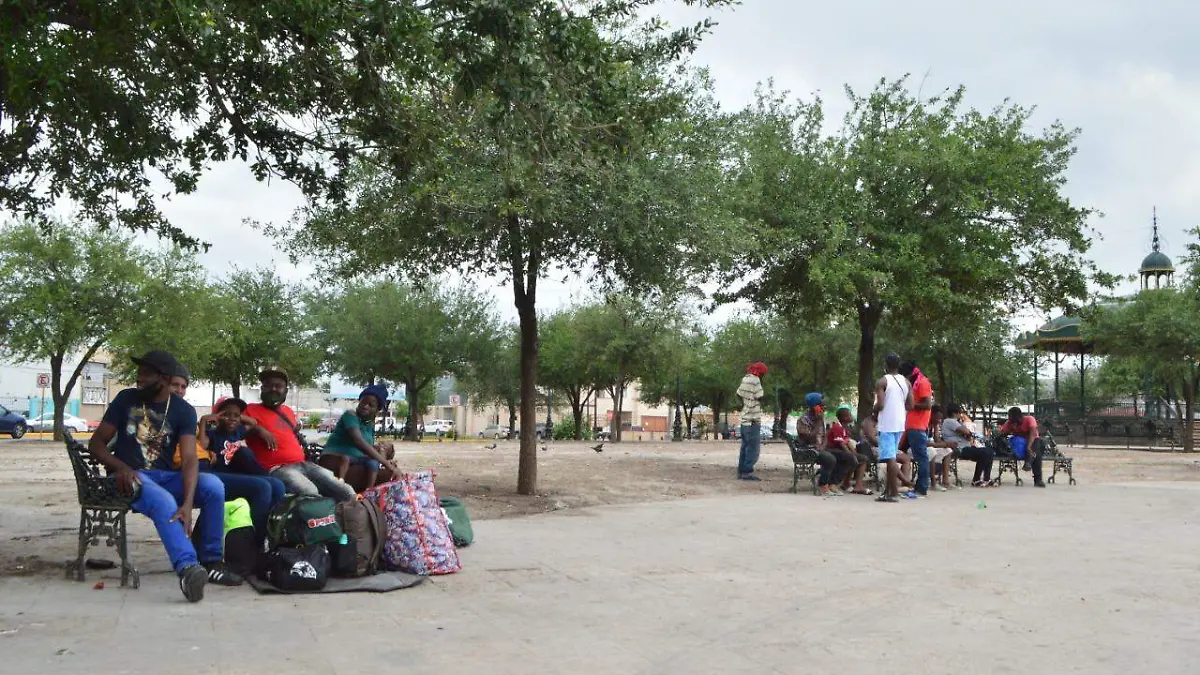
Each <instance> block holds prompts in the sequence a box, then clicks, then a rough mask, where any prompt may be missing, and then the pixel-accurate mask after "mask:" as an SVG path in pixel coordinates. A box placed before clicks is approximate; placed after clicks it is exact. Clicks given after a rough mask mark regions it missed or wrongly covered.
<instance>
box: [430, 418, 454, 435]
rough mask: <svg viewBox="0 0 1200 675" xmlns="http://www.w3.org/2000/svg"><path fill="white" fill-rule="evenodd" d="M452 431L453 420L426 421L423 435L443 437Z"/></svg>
mask: <svg viewBox="0 0 1200 675" xmlns="http://www.w3.org/2000/svg"><path fill="white" fill-rule="evenodd" d="M451 431H454V420H426V421H425V433H427V434H433V435H435V436H436V435H441V436H445V435H447V434H449V433H450V432H451Z"/></svg>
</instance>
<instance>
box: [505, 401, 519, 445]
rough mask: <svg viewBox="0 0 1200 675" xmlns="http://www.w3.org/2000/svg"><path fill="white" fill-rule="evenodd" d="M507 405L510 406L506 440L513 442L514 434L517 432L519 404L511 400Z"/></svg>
mask: <svg viewBox="0 0 1200 675" xmlns="http://www.w3.org/2000/svg"><path fill="white" fill-rule="evenodd" d="M505 403H506V404H507V405H508V438H507V439H505V440H509V441H511V440H512V439H513V432H515V431H516V430H517V405H518V402H517V401H516V400H513V399H509V400H508V401H506V402H505Z"/></svg>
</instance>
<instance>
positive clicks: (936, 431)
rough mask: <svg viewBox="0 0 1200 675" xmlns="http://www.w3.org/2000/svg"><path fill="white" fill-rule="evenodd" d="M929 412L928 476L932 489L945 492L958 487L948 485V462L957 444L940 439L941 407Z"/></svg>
mask: <svg viewBox="0 0 1200 675" xmlns="http://www.w3.org/2000/svg"><path fill="white" fill-rule="evenodd" d="M929 410H930V415H929V475H930V476H932V477H933V487H934V489H936V490H938V491H939V492H946V491H947V490H949V489H950V488H951V487H958V486H957V485H954V486H952V485H950V460H951V459H953V457H954V449H955V448H956V447H957V446H958V443H956V442H955V441H954V440H953V439H946V438H942V420H943V417H942V409H941V406H937V405H935V406H933V407H932V408H930V409H929Z"/></svg>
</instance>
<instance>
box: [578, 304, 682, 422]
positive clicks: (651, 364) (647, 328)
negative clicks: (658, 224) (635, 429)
mask: <svg viewBox="0 0 1200 675" xmlns="http://www.w3.org/2000/svg"><path fill="white" fill-rule="evenodd" d="M580 311H581V313H582V317H581V323H582V331H581V338H582V341H581V343H580V344H582V345H587V349H588V351H589V353H590V354H591V356H592V363H593V382H594V383H595V386H596V387H597V388H603V389H605V390H607V391H608V393H609V395H610V396H612V400H613V424H612V439H613V441H614V442H617V443H619V442H621V427H622V424H621V419H622V417H621V413H622V412H623V409H624V404H625V391H626V390H627V389H628V388H629V385H631V384H633V383H634V382H635V381H638V380H640V379H642V378H643V377H646V376H647V375H649V374H650V373H652V372H653V371H654V369H655V363H656V362H658V361H659V360H660V359H662V358H663V355H664V351H665V350H664V343H663V340H662V335H661V330H662V327H663V326H664V325H665V324H667V323H668V322H669V321H670V318H668V317H667V316H665V315H664V313H662V312H661V311H658V310H656V309H655V308H653V307H650V306H649V305H648V303H644V302H642V301H640V300H638V299H637V298H634V297H633V296H630V295H623V294H612V295H609V296H608V297H607V298H605V300H604V302H603V303H600V304H596V305H591V306H588V307H585V308H583V309H582V310H580Z"/></svg>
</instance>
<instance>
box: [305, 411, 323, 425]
mask: <svg viewBox="0 0 1200 675" xmlns="http://www.w3.org/2000/svg"><path fill="white" fill-rule="evenodd" d="M304 424H305V426H309V427H312V428H314V429H315V428H317V427H318V426H320V425H321V416H320V415H318V414H316V413H313V414H311V415H309V416H308V417H305V418H304Z"/></svg>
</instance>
